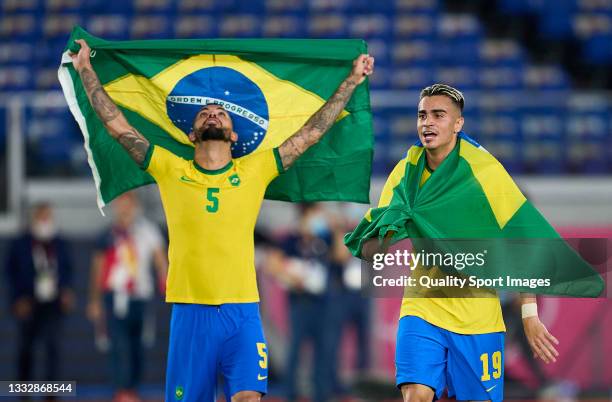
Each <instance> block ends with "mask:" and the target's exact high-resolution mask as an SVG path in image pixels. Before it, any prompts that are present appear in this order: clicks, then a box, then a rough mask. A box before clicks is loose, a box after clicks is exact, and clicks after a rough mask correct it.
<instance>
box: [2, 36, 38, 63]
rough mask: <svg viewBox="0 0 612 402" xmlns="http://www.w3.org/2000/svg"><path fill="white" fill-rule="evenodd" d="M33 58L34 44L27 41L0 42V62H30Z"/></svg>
mask: <svg viewBox="0 0 612 402" xmlns="http://www.w3.org/2000/svg"><path fill="white" fill-rule="evenodd" d="M33 59H34V45H33V44H32V43H28V42H19V41H10V42H9V41H7V42H2V43H0V64H1V65H9V64H30V63H31V62H32V60H33Z"/></svg>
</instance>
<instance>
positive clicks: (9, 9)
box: [1, 0, 41, 15]
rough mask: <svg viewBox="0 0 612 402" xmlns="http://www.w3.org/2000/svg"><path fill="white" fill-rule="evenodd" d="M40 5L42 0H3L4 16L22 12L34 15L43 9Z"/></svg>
mask: <svg viewBox="0 0 612 402" xmlns="http://www.w3.org/2000/svg"><path fill="white" fill-rule="evenodd" d="M40 3H41V0H3V1H2V6H1V7H2V14H5V15H6V14H12V13H16V12H20V11H23V12H30V13H34V12H36V10H38V9H39V8H40V7H41V5H40Z"/></svg>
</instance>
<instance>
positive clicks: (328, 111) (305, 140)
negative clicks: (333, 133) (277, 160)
mask: <svg viewBox="0 0 612 402" xmlns="http://www.w3.org/2000/svg"><path fill="white" fill-rule="evenodd" d="M372 72H374V57H372V56H370V55H367V54H362V55H360V56H359V57H357V58H356V59H355V60H354V61H353V69H352V70H351V73H350V74H349V75H348V77H346V79H345V80H344V81H342V83H341V84H340V86H339V87H338V89H336V92H334V94H333V95H332V96H331V97H330V98H329V99H328V100H327V102H325V104H324V105H323V106H322V107H321V108H320V109H319V110H317V112H316V113H315V114H313V115H312V116H311V117H310V119H308V121H307V122H306V124H304V125H303V126H302V128H300V129H299V130H298V131H297V132H296V133H295V134H293V135H292V136H291V137H289V138H288V139H287V140H286V141H285V142H283V143H282V144H281V146H280V147H279V148H278V151H279V154H280V156H281V160H282V162H283V168H284V169H287V168H288V167H289V166H291V165H292V164H293V163H294V162H295V161H296V159H297V158H298V157H299V156H300V155H302V154H303V153H304V152H306V150H307V149H308V148H310V147H311V146H312V145H314V144H316V143H317V142H318V141H319V140H320V139H321V137H322V136H323V134H325V133H326V132H327V130H329V128H330V127H331V126H332V125H333V124H334V122H335V121H336V119H337V118H338V116H339V115H340V113H341V112H342V110H343V109H344V107H345V106H346V104H347V102H348V101H349V99H351V96H352V95H353V92H354V91H355V88H356V87H357V85H359V84H361V83H362V82H363V81H364V80H365V78H366V77H367V76H369V75H370V74H372Z"/></svg>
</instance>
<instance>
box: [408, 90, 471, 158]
mask: <svg viewBox="0 0 612 402" xmlns="http://www.w3.org/2000/svg"><path fill="white" fill-rule="evenodd" d="M462 127H463V117H461V113H460V111H459V108H458V107H457V106H456V105H455V104H454V103H453V102H452V101H451V100H450V99H449V98H448V97H446V96H440V95H436V96H426V97H424V98H423V99H421V101H420V102H419V110H418V115H417V131H418V133H419V139H420V140H421V142H422V143H423V146H424V147H425V149H428V150H432V151H433V150H437V149H444V148H448V147H452V146H454V144H455V140H456V134H457V133H458V132H459V131H461V128H462Z"/></svg>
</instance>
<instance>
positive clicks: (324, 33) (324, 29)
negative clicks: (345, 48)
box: [308, 13, 347, 38]
mask: <svg viewBox="0 0 612 402" xmlns="http://www.w3.org/2000/svg"><path fill="white" fill-rule="evenodd" d="M346 34H347V23H346V17H345V16H344V15H343V14H337V13H333V14H314V15H311V16H310V18H309V21H308V35H310V36H312V37H315V38H341V37H346Z"/></svg>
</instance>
